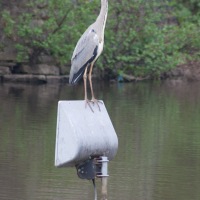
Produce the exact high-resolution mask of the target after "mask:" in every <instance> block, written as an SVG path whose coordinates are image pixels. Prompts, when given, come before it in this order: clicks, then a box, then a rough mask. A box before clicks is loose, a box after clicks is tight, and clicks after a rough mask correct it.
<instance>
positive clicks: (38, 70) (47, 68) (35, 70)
mask: <svg viewBox="0 0 200 200" xmlns="http://www.w3.org/2000/svg"><path fill="white" fill-rule="evenodd" d="M20 71H21V73H23V74H35V75H55V76H58V75H59V74H60V69H59V68H58V67H56V66H54V65H48V64H38V65H35V66H33V67H30V66H29V65H22V66H21V68H20Z"/></svg>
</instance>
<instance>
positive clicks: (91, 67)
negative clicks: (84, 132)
mask: <svg viewBox="0 0 200 200" xmlns="http://www.w3.org/2000/svg"><path fill="white" fill-rule="evenodd" d="M93 66H94V64H91V66H90V71H89V77H88V78H89V83H90V89H91V95H92V99H91V102H93V104H94V103H96V104H97V106H98V107H99V111H101V109H100V106H99V103H102V102H101V101H99V100H97V99H96V98H95V97H94V91H93V86H92V70H93Z"/></svg>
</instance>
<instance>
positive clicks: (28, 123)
mask: <svg viewBox="0 0 200 200" xmlns="http://www.w3.org/2000/svg"><path fill="white" fill-rule="evenodd" d="M95 91H96V96H97V97H99V99H103V100H104V103H105V105H106V107H107V109H108V112H109V114H110V117H111V120H112V122H113V125H114V127H115V129H116V132H117V134H118V137H119V151H118V154H117V156H116V158H115V159H114V161H112V162H110V164H109V174H110V178H109V186H108V191H109V200H117V199H127V200H144V199H147V200H151V199H152V200H160V199H162V200H173V199H174V200H177V199H181V200H188V199H193V200H197V199H200V191H199V187H200V169H199V168H200V134H199V132H200V123H199V119H200V102H199V99H200V88H199V83H188V82H180V81H165V82H143V83H133V84H132V83H131V84H106V83H98V84H96V85H95ZM0 95H1V96H0V105H1V107H0V163H1V164H0V188H1V193H0V199H4V200H8V199H12V200H19V199H20V200H27V199H30V200H31V199H34V200H35V199H38V200H45V199H48V200H51V199H52V200H58V199H59V200H60V199H70V200H71V199H76V200H77V199H81V200H86V199H87V200H88V199H93V191H92V183H90V182H88V181H84V180H80V179H78V178H77V175H76V171H75V169H73V168H67V169H56V168H55V167H54V146H55V129H56V114H57V102H58V100H66V99H67V100H71V99H82V97H83V88H82V85H80V86H79V85H78V86H76V87H75V88H73V87H69V86H68V85H40V86H37V85H12V84H3V85H0ZM97 184H98V187H99V186H100V181H98V183H97Z"/></svg>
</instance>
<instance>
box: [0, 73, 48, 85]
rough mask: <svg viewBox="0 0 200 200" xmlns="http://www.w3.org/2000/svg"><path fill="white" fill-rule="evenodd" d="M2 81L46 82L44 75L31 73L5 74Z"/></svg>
mask: <svg viewBox="0 0 200 200" xmlns="http://www.w3.org/2000/svg"><path fill="white" fill-rule="evenodd" d="M2 81H3V82H13V83H37V84H42V83H46V82H47V80H46V76H44V75H31V74H7V75H3V77H2Z"/></svg>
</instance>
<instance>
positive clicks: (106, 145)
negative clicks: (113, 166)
mask: <svg viewBox="0 0 200 200" xmlns="http://www.w3.org/2000/svg"><path fill="white" fill-rule="evenodd" d="M91 106H92V109H93V110H94V112H92V111H91V109H90V108H89V106H88V105H87V107H85V101H59V102H58V114H57V131H56V147H55V166H56V167H66V166H75V165H76V164H78V163H80V162H82V161H85V160H87V159H88V158H89V157H93V156H94V157H95V156H106V157H108V159H109V160H112V159H113V158H114V156H115V155H116V153H117V149H118V138H117V135H116V133H115V130H114V127H113V125H112V122H111V120H110V117H109V115H108V113H107V110H106V108H105V105H104V103H103V101H102V104H101V103H99V106H100V109H101V111H99V108H98V106H97V105H94V106H93V105H91Z"/></svg>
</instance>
